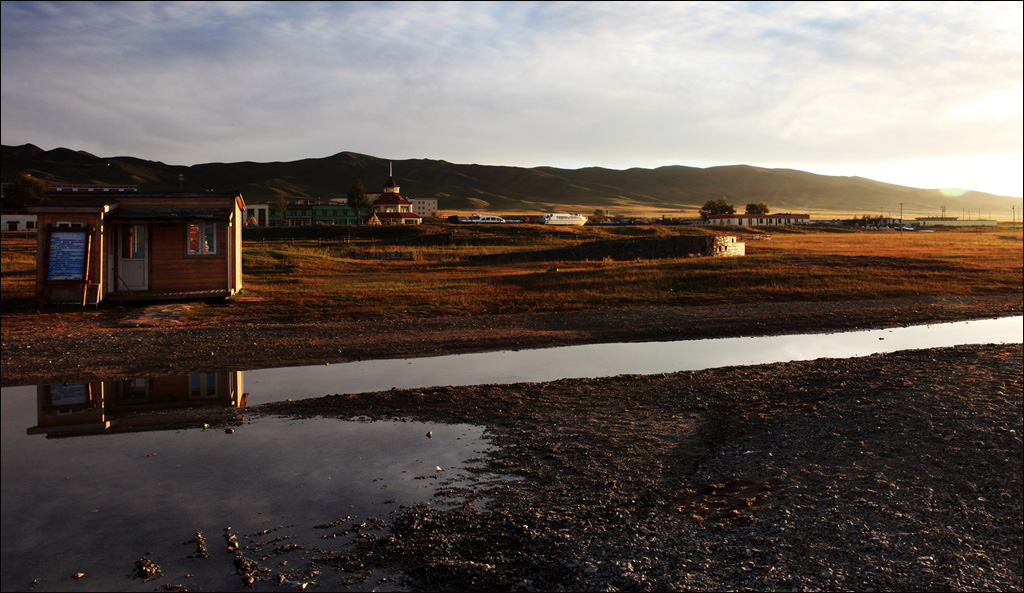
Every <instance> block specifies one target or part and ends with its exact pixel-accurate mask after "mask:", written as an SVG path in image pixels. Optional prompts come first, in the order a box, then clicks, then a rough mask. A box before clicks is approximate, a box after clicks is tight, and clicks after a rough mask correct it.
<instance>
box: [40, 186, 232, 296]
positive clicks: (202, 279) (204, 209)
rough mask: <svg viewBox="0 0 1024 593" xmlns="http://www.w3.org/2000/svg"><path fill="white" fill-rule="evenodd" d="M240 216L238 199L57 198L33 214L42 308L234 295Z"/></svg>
mask: <svg viewBox="0 0 1024 593" xmlns="http://www.w3.org/2000/svg"><path fill="white" fill-rule="evenodd" d="M244 211H245V202H244V201H243V199H242V196H241V194H239V193H237V192H232V193H223V194H212V193H211V194H170V193H162V194H142V193H123V194H109V195H90V196H74V195H62V196H56V197H54V199H52V200H50V201H47V202H44V203H42V204H40V205H38V206H36V207H34V208H32V212H33V213H34V214H36V216H37V217H38V220H39V227H38V229H39V230H38V239H37V247H38V248H37V250H36V254H37V255H36V264H37V265H36V294H37V297H38V299H39V305H40V306H42V305H44V304H47V303H79V304H82V305H85V304H86V303H90V304H96V305H98V304H99V303H100V302H101V301H103V300H110V301H145V300H181V299H201V298H217V297H228V296H231V295H233V294H235V293H236V292H238V291H239V290H241V288H242V227H243V226H244V223H245V218H244Z"/></svg>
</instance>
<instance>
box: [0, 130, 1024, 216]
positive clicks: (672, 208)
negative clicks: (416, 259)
mask: <svg viewBox="0 0 1024 593" xmlns="http://www.w3.org/2000/svg"><path fill="white" fill-rule="evenodd" d="M0 156H2V163H0V165H2V167H0V177H2V181H3V182H4V183H9V182H13V181H15V180H17V179H18V178H19V177H20V176H21V175H22V174H25V173H28V174H31V175H32V176H34V177H37V178H40V179H42V180H43V181H46V182H49V183H105V184H117V185H122V184H124V185H137V186H138V187H139V191H142V192H162V191H179V190H184V191H186V192H202V191H208V190H213V191H240V192H241V193H242V196H243V197H244V198H245V200H246V201H247V202H264V201H269V200H271V199H273V198H274V197H276V196H284V197H286V198H344V197H345V195H346V194H347V193H348V191H349V189H350V188H351V187H352V185H353V183H354V182H355V181H356V180H357V179H358V180H360V181H361V182H362V184H363V185H364V187H365V188H366V191H367V192H376V191H380V189H381V188H382V187H383V185H384V182H385V181H387V178H388V171H389V168H390V170H392V171H393V172H394V177H395V179H396V181H397V182H398V185H399V186H400V191H401V193H402V195H404V196H406V197H411V198H427V197H435V198H437V199H438V207H439V209H440V210H441V211H442V212H443V213H452V212H492V213H538V212H549V211H559V210H562V211H565V210H569V211H574V212H582V213H590V212H592V211H594V210H595V209H598V208H601V209H603V210H606V211H607V212H609V213H610V214H621V215H646V214H656V215H662V214H665V215H669V216H694V215H695V212H696V210H697V209H698V208H700V206H701V205H702V204H703V203H704V202H706V201H707V200H716V199H719V198H722V197H725V198H727V199H728V201H729V203H730V204H733V205H734V206H736V208H737V211H738V212H742V211H743V209H744V206H745V205H746V204H747V203H749V202H767V203H768V205H769V207H770V209H771V212H801V213H812V214H818V215H847V216H854V215H868V216H877V215H884V216H898V215H899V213H900V204H902V212H903V215H904V216H905V217H911V216H939V215H940V214H941V213H942V211H943V208H944V209H945V211H946V212H947V215H949V216H961V215H966V216H969V217H973V218H988V217H993V218H999V219H1003V218H1009V216H1010V212H1011V207H1016V208H1017V209H1018V210H1019V209H1020V205H1021V199H1020V198H1016V197H1010V196H997V195H993V194H988V193H984V192H977V191H962V192H956V193H951V192H949V191H943V190H936V189H920V188H913V187H905V186H900V185H893V184H889V183H882V182H879V181H873V180H871V179H866V178H863V177H839V176H829V175H817V174H814V173H808V172H805V171H797V170H793V169H769V168H763V167H755V166H749V165H731V166H720V167H709V168H697V167H686V166H680V165H675V166H666V167H658V168H656V169H641V168H634V169H626V170H615V169H605V168H601V167H586V168H582V169H559V168H554V167H533V168H523V167H507V166H493V165H474V164H470V165H465V164H455V163H449V162H446V161H442V160H430V159H408V160H401V161H388V160H385V159H381V158H378V157H374V156H369V155H364V154H357V153H352V152H340V153H338V154H335V155H332V156H328V157H323V158H309V159H302V160H298V161H290V162H268V163H257V162H237V163H204V164H198V165H191V166H179V165H168V164H165V163H162V162H159V161H147V160H143V159H139V158H134V157H128V156H119V157H109V158H108V157H98V156H95V155H92V154H90V153H88V152H84V151H76V150H71V149H67V148H56V149H53V150H43V149H41V148H39V147H37V146H34V145H32V144H25V145H22V146H2V155H0ZM179 176H180V177H179Z"/></svg>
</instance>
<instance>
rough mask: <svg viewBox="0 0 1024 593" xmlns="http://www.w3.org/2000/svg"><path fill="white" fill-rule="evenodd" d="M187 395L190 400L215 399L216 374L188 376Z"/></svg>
mask: <svg viewBox="0 0 1024 593" xmlns="http://www.w3.org/2000/svg"><path fill="white" fill-rule="evenodd" d="M188 393H189V397H190V398H192V399H208V398H213V397H217V373H200V374H198V375H189V376H188Z"/></svg>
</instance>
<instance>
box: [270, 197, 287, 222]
mask: <svg viewBox="0 0 1024 593" xmlns="http://www.w3.org/2000/svg"><path fill="white" fill-rule="evenodd" d="M270 207H271V208H273V209H274V211H275V212H277V217H278V218H280V219H281V226H284V213H285V211H287V210H288V198H286V197H284V196H282V195H281V194H278V195H276V196H274V197H273V198H271V199H270Z"/></svg>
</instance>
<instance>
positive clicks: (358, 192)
mask: <svg viewBox="0 0 1024 593" xmlns="http://www.w3.org/2000/svg"><path fill="white" fill-rule="evenodd" d="M345 203H346V204H347V205H348V207H349V208H351V209H352V211H353V212H355V213H356V217H358V218H359V221H360V223H361V222H362V220H363V218H362V212H363V210H369V209H370V200H368V199H366V188H364V187H363V182H362V181H360V180H359V179H356V181H355V183H353V184H352V187H351V188H350V189H349V190H348V199H347V200H345Z"/></svg>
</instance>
